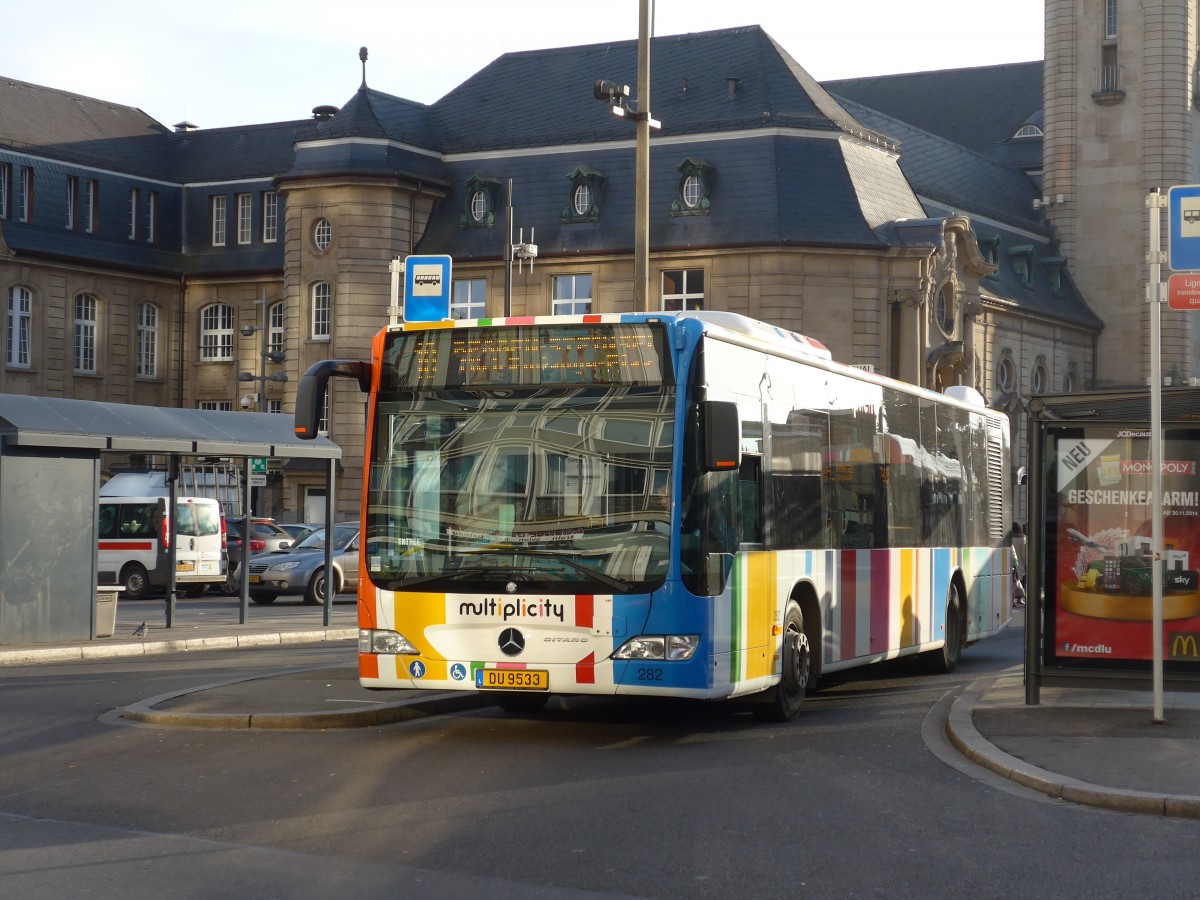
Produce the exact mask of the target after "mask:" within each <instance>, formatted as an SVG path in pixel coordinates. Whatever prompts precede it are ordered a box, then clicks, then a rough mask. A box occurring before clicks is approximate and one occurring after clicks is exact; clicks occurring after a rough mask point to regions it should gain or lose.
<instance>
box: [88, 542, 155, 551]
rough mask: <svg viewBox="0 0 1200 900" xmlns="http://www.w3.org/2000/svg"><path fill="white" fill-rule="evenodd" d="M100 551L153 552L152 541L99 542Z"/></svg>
mask: <svg viewBox="0 0 1200 900" xmlns="http://www.w3.org/2000/svg"><path fill="white" fill-rule="evenodd" d="M100 549H101V550H153V549H154V542H153V541H100Z"/></svg>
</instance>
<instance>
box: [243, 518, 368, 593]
mask: <svg viewBox="0 0 1200 900" xmlns="http://www.w3.org/2000/svg"><path fill="white" fill-rule="evenodd" d="M358 537H359V534H358V523H357V522H342V523H339V524H337V525H334V526H333V542H332V543H333V568H334V576H335V582H334V584H335V585H336V587H335V589H334V592H333V595H334V596H335V597H336V596H337V595H338V594H340V593H343V592H352V591H357V590H358ZM249 577H250V599H252V600H253V601H254V602H255V603H274V602H275V598H276V597H278V596H279V595H280V594H304V602H305V603H312V604H316V603H324V602H325V581H326V579H325V528H324V527H322V528H318V529H317V530H316V531H314V532H312V533H311V534H310V535H308V537H306V538H304V539H303V540H301V541H300V542H299V543H297V544H296V545H295V546H294V547H291V548H289V549H287V550H284V551H282V552H277V553H260V554H258V555H257V556H251V557H250V572H249Z"/></svg>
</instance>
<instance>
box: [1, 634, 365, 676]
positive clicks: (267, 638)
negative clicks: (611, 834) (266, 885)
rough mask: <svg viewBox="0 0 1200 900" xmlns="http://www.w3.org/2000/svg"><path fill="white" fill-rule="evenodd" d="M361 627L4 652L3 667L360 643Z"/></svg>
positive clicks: (94, 644)
mask: <svg viewBox="0 0 1200 900" xmlns="http://www.w3.org/2000/svg"><path fill="white" fill-rule="evenodd" d="M357 638H358V629H357V628H321V629H317V630H315V631H277V632H256V633H254V634H241V635H226V636H222V637H195V638H182V639H180V640H171V641H142V642H139V643H136V644H135V643H132V642H125V643H120V644H96V643H88V644H82V645H79V646H72V647H34V648H28V649H24V650H0V667H4V666H26V665H34V664H37V663H46V662H80V661H83V660H89V659H115V658H119V657H127V656H143V655H150V654H157V653H176V652H186V651H188V650H241V649H250V648H253V647H282V646H287V645H289V644H317V643H321V642H323V641H345V640H357Z"/></svg>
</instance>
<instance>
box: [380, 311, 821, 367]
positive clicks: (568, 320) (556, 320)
mask: <svg viewBox="0 0 1200 900" xmlns="http://www.w3.org/2000/svg"><path fill="white" fill-rule="evenodd" d="M669 319H692V320H695V321H697V322H700V323H701V324H702V325H704V326H705V330H709V331H711V330H712V329H713V328H719V329H723V330H725V331H728V332H731V333H733V334H738V335H742V336H745V337H752V338H757V339H758V340H760V341H763V342H764V343H767V344H778V343H779V342H780V341H785V342H787V343H789V344H790V345H792V349H794V350H796V351H798V352H800V353H803V354H804V355H806V356H811V357H813V358H814V359H823V360H827V361H832V360H833V354H832V353H830V352H829V349H828V348H827V347H826V346H825V345H824V344H822V343H821V342H820V341H818V340H815V339H814V338H810V337H805V336H804V335H802V334H798V333H797V332H795V331H788V330H787V329H786V328H780V327H779V326H777V325H771V324H769V323H767V322H760V321H758V320H757V319H751V318H750V317H749V316H743V315H741V314H740V313H733V312H719V311H714V310H684V311H682V312H647V313H596V314H588V315H581V316H509V317H507V318H495V319H454V320H450V319H447V320H443V321H441V322H406V323H404V324H402V325H400V326H398V327H399V330H402V331H422V330H427V329H430V328H491V327H495V326H513V325H590V324H606V323H615V322H653V321H666V320H669Z"/></svg>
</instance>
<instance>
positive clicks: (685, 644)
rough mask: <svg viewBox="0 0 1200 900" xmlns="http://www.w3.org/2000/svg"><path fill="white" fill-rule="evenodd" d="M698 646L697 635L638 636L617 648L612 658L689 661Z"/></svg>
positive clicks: (698, 638)
mask: <svg viewBox="0 0 1200 900" xmlns="http://www.w3.org/2000/svg"><path fill="white" fill-rule="evenodd" d="M699 646H700V635H698V634H640V635H638V636H637V637H635V638H630V639H629V640H627V641H626V642H625V643H624V644H622V645H621V646H620V647H619V648H617V652H616V653H614V654H613V658H614V659H661V660H664V661H666V662H682V661H684V660H688V659H691V658H692V657H693V656H694V655H695V653H696V648H697V647H699Z"/></svg>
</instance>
